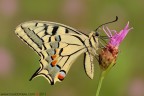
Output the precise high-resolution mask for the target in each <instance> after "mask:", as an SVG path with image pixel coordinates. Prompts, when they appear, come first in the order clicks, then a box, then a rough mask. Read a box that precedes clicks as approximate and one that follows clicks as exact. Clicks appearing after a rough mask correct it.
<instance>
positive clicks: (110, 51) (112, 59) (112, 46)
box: [99, 22, 132, 70]
mask: <svg viewBox="0 0 144 96" xmlns="http://www.w3.org/2000/svg"><path fill="white" fill-rule="evenodd" d="M131 29H132V28H129V22H128V23H127V25H126V26H125V28H124V29H122V30H121V31H120V32H119V33H117V32H116V31H115V30H110V29H109V28H108V27H106V29H105V28H104V27H103V30H104V32H105V33H106V35H107V36H108V37H109V41H108V44H107V45H106V46H105V47H104V48H102V49H101V52H100V54H99V65H100V67H101V69H102V70H106V69H108V67H109V65H110V64H116V59H117V56H118V52H119V50H118V47H119V45H120V43H121V42H122V41H123V39H124V38H125V37H126V35H127V33H128V32H129V31H130V30H131ZM106 30H107V31H106ZM112 32H113V34H112Z"/></svg>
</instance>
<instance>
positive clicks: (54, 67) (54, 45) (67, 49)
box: [15, 21, 88, 84]
mask: <svg viewBox="0 0 144 96" xmlns="http://www.w3.org/2000/svg"><path fill="white" fill-rule="evenodd" d="M15 32H16V34H17V36H18V37H19V38H20V39H22V40H23V41H24V42H25V43H26V44H28V45H29V46H30V47H31V48H32V49H33V50H34V51H35V52H36V53H37V54H38V55H39V56H40V58H41V59H40V63H41V67H40V68H39V69H38V70H37V71H36V72H35V73H34V75H33V76H32V78H34V77H36V76H44V77H45V78H46V79H47V80H48V81H49V82H50V83H51V84H55V82H56V81H61V80H63V79H64V77H65V76H66V74H67V73H68V71H69V68H70V67H71V64H72V63H73V62H74V61H75V60H76V58H77V57H78V56H79V55H80V54H82V53H84V52H86V51H87V49H86V48H87V46H86V45H85V42H84V41H85V40H87V39H88V36H87V35H85V34H83V33H82V32H79V31H77V30H76V29H73V28H71V27H69V26H66V25H63V24H59V23H54V22H45V21H30V22H25V23H22V24H20V25H19V26H18V27H17V28H16V31H15ZM32 78H31V79H32Z"/></svg>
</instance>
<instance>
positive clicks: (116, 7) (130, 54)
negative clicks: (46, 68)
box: [0, 0, 144, 96]
mask: <svg viewBox="0 0 144 96" xmlns="http://www.w3.org/2000/svg"><path fill="white" fill-rule="evenodd" d="M115 16H118V17H119V20H118V22H116V23H113V24H109V25H108V26H109V27H110V28H111V29H115V30H117V31H120V30H121V29H122V28H124V26H125V25H126V23H127V22H128V21H129V22H130V26H131V27H133V28H134V29H133V30H131V32H129V34H128V36H127V37H126V39H125V40H124V42H122V44H121V45H120V53H119V56H118V60H117V64H116V65H115V66H114V67H113V69H112V70H111V71H110V73H109V74H108V75H107V76H106V78H105V79H104V82H103V85H102V89H101V92H100V96H144V63H143V59H144V50H143V49H144V45H143V40H142V38H144V32H143V30H144V1H143V0H0V93H32V94H35V95H30V94H29V95H28V96H95V92H96V88H97V83H98V78H99V73H100V69H99V66H98V63H97V61H96V60H95V61H94V65H95V76H94V79H93V80H90V79H89V78H88V77H87V76H86V74H85V72H84V68H83V55H81V56H80V57H79V59H77V60H76V62H75V63H74V64H73V65H72V67H71V69H70V71H69V73H68V74H67V76H66V78H65V80H64V81H63V82H61V83H59V82H58V83H56V84H55V85H54V86H51V85H50V84H49V83H48V82H47V81H46V79H45V78H43V77H38V78H35V79H33V80H32V81H29V78H30V77H31V76H32V74H33V73H34V72H35V71H36V70H37V68H39V61H38V60H39V59H40V58H39V57H38V56H37V55H36V54H35V52H34V51H32V50H31V49H30V48H29V47H28V46H27V45H26V44H24V43H23V42H22V41H21V40H20V39H19V38H18V37H17V36H16V35H15V33H14V30H15V28H16V26H17V25H19V24H20V23H22V22H25V21H29V20H44V21H53V22H59V23H63V24H66V25H69V26H71V27H74V28H76V29H78V30H81V31H83V32H85V33H86V34H89V33H90V31H91V30H94V29H95V28H97V27H98V26H99V25H100V24H102V23H105V22H108V21H111V20H114V19H115ZM39 94H40V95H39ZM9 96H10V95H9Z"/></svg>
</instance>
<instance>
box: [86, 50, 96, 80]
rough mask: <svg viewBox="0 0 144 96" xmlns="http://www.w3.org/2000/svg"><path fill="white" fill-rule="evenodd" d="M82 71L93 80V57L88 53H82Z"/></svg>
mask: <svg viewBox="0 0 144 96" xmlns="http://www.w3.org/2000/svg"><path fill="white" fill-rule="evenodd" d="M84 69H85V72H86V74H87V75H88V76H89V77H90V78H91V79H93V76H94V65H93V56H92V54H90V53H89V52H85V53H84Z"/></svg>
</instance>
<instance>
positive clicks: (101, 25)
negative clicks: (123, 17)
mask: <svg viewBox="0 0 144 96" xmlns="http://www.w3.org/2000/svg"><path fill="white" fill-rule="evenodd" d="M117 20H118V16H116V19H115V20H113V21H110V22H107V23H104V24H102V25H100V26H98V28H97V29H96V30H95V32H96V31H97V30H98V29H99V28H100V27H101V26H103V25H106V24H109V23H113V22H116V21H117Z"/></svg>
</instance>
